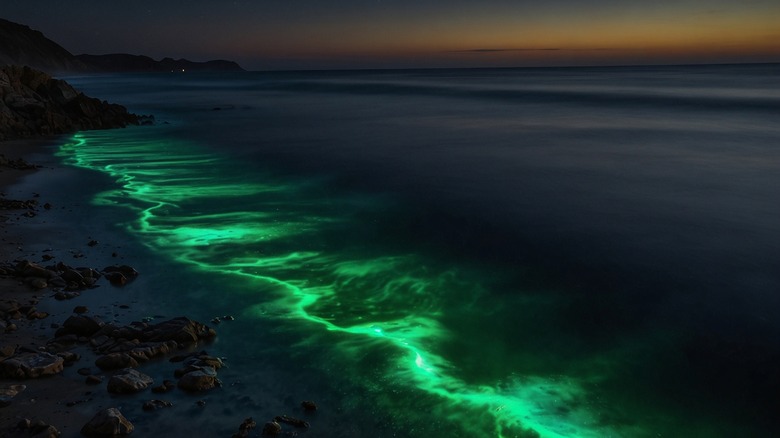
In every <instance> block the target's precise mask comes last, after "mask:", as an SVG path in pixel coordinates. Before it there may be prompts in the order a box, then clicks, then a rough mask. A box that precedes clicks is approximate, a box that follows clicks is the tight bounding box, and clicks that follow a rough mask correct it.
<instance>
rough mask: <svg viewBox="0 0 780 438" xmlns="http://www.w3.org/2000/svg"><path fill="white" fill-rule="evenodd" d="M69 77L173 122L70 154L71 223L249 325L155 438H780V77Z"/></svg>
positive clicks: (89, 135) (186, 302)
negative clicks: (285, 425) (167, 436)
mask: <svg viewBox="0 0 780 438" xmlns="http://www.w3.org/2000/svg"><path fill="white" fill-rule="evenodd" d="M65 79H67V80H68V81H69V82H71V83H72V84H73V85H74V86H76V87H77V88H78V89H80V90H81V91H84V92H85V93H86V94H88V95H91V96H97V97H99V98H101V99H106V100H109V101H112V102H117V103H121V104H123V105H125V106H127V107H128V108H129V109H130V110H131V111H133V112H136V113H141V114H154V116H155V117H156V120H157V123H156V124H155V125H154V126H142V127H132V128H127V129H120V130H111V131H90V132H82V133H78V134H75V135H73V136H69V137H65V138H63V139H62V141H61V145H59V146H58V148H57V157H58V159H59V160H61V163H62V165H63V166H64V167H63V169H65V170H63V171H61V172H60V173H59V174H57V175H60V174H63V172H64V173H66V174H67V175H68V176H67V177H65V176H62V177H61V180H59V181H58V182H57V184H56V186H57V187H56V188H53V189H51V190H59V191H61V192H62V194H61V196H66V197H67V196H70V198H72V199H71V201H70V202H72V203H74V204H76V205H84V206H87V205H89V206H91V207H90V208H91V211H92V212H93V213H92V214H91V215H90V216H89V217H87V218H85V217H84V216H83V213H77V212H74V213H71V216H68V212H67V211H63V212H60V213H57V214H60V215H62V218H61V220H62V221H65V223H69V224H71V225H70V226H72V227H75V228H76V229H78V230H79V231H83V233H81V234H79V236H81V235H83V234H87V233H91V234H90V235H91V236H92V235H102V236H103V239H102V240H101V241H105V240H107V239H108V240H112V241H113V242H115V243H116V242H117V241H121V242H122V249H121V253H122V254H123V256H124V257H125V260H126V261H127V262H128V263H131V264H133V265H134V266H136V268H137V269H138V270H139V271H141V277H139V280H138V281H137V282H136V283H133V284H132V285H130V286H128V287H127V288H125V290H124V291H123V292H122V293H126V294H129V296H132V300H133V303H134V304H133V310H134V311H135V312H136V315H135V316H136V318H140V317H142V316H148V317H151V318H154V317H157V318H163V317H172V316H177V315H182V314H184V315H189V316H191V317H193V318H196V319H200V320H205V321H208V320H210V319H211V318H213V317H215V316H222V315H228V314H230V315H233V316H235V319H236V320H235V321H230V322H228V321H225V322H223V323H222V324H220V325H218V326H216V328H217V330H218V333H219V338H218V340H217V341H216V342H215V343H214V344H212V345H208V346H206V348H207V349H208V351H209V352H210V353H212V354H215V355H218V356H223V357H225V360H226V363H227V364H228V367H227V368H225V369H223V370H220V373H219V374H220V378H221V379H222V381H223V383H224V385H223V387H222V388H221V389H218V390H215V391H212V392H211V393H208V394H206V395H201V396H190V398H191V400H189V399H188V398H187V397H188V396H187V395H184V394H178V395H176V397H180V398H181V400H182V402H181V403H178V404H176V406H180V407H176V406H175V407H174V408H172V409H171V410H170V413H166V414H165V415H162V416H159V417H155V416H147V417H143V418H144V420H142V421H136V426H137V427H139V431H140V432H144V431H145V433H150V431H154V430H159V427H164V426H161V425H165V424H171V416H173V418H178V420H175V421H176V424H177V426H176V429H175V430H176V436H229V435H230V434H231V433H233V432H235V430H237V425H238V424H240V422H241V421H242V420H243V419H244V418H246V417H248V416H252V417H254V418H255V419H256V420H258V421H261V422H262V421H265V420H267V419H270V418H272V417H273V416H274V415H279V414H281V413H290V414H295V415H296V416H301V417H306V418H307V419H308V421H309V422H310V423H311V428H310V429H309V430H306V431H299V433H300V435H301V436H312V437H367V436H372V437H419V436H422V437H425V436H440V435H441V434H445V435H446V436H452V437H473V436H484V437H488V436H489V437H536V436H540V437H735V436H751V437H764V436H766V437H768V436H778V435H780V417H778V410H777V406H779V405H780V318H778V315H780V65H742V66H690V67H633V68H571V69H498V70H421V71H414V70H400V71H344V72H273V73H257V72H247V73H230V74H191V73H171V74H159V75H158V74H145V75H106V76H79V77H67V78H65ZM107 236H109V237H107ZM139 313H144V314H139ZM155 367H159V368H160V369H162V367H163V364H159V365H154V364H153V365H151V366H150V368H146V369H145V370H147V371H149V372H151V373H154V372H156V370H157V368H155ZM160 373H162V371H160ZM155 377H156V378H162V377H163V376H162V374H161V375H160V376H155ZM165 378H169V377H168V376H166V377H165ZM204 397H205V399H206V400H207V401H208V402H209V404H208V405H207V408H208V410H195V408H193V407H192V406H193V403H194V400H196V399H198V398H204ZM301 400H314V401H316V402H317V403H318V405H319V406H320V409H319V410H318V411H317V413H316V415H313V416H306V415H305V414H303V413H302V412H301V411H300V407H299V406H298V404H299V403H300V401H301ZM135 405H138V406H135ZM125 410H126V411H127V412H126V415H131V416H132V415H143V414H138V412H140V404H139V403H135V404H132V403H129V402H128V403H127V407H126V408H125ZM123 412H124V410H123Z"/></svg>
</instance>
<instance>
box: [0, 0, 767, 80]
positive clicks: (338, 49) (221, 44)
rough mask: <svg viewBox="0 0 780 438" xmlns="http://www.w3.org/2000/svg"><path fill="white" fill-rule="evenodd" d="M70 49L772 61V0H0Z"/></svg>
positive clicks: (284, 60) (538, 61) (373, 57)
mask: <svg viewBox="0 0 780 438" xmlns="http://www.w3.org/2000/svg"><path fill="white" fill-rule="evenodd" d="M0 17H2V18H5V19H8V20H11V21H15V22H17V23H22V24H26V25H29V26H31V27H32V28H34V29H37V30H40V31H42V32H43V33H44V34H45V35H46V36H48V37H49V38H51V39H53V40H55V41H56V42H58V43H60V44H61V45H62V46H64V47H65V48H66V49H68V50H69V51H71V52H72V53H74V54H81V53H90V54H103V53H132V54H144V55H149V56H152V57H153V58H155V59H159V58H162V57H165V56H171V57H174V58H179V57H185V58H188V59H191V60H196V61H203V60H207V59H218V58H219V59H231V60H236V61H238V62H239V63H241V64H242V66H244V67H245V68H247V69H251V70H268V69H320V68H323V69H328V68H408V67H511V66H559V65H625V64H669V63H671V64H679V63H711V62H714V63H723V62H780V25H779V24H778V23H780V1H778V0H741V1H733V0H653V1H646V0H592V1H582V0H545V1H539V0H479V1H477V0H471V1H467V0H447V1H441V0H436V1H433V0H339V1H325V0H243V1H223V0H133V1H109V0H68V1H64V0H2V7H0Z"/></svg>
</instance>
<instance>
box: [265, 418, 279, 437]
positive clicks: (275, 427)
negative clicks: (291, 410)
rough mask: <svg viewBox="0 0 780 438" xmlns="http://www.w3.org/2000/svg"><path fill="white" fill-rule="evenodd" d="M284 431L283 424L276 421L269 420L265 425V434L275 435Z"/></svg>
mask: <svg viewBox="0 0 780 438" xmlns="http://www.w3.org/2000/svg"><path fill="white" fill-rule="evenodd" d="M280 433H282V425H281V424H279V423H277V422H276V421H269V422H267V423H265V425H264V426H263V435H270V436H275V435H279V434H280Z"/></svg>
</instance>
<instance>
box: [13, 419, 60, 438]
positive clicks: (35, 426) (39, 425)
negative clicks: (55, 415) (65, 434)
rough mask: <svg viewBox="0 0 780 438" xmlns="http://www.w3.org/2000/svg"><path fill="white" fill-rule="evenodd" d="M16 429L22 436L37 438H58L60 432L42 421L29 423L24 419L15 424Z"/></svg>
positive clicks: (29, 421)
mask: <svg viewBox="0 0 780 438" xmlns="http://www.w3.org/2000/svg"><path fill="white" fill-rule="evenodd" d="M16 427H17V428H18V429H20V430H22V431H23V434H24V436H30V437H37V438H57V437H59V436H60V431H59V430H57V428H56V427H54V426H52V425H51V424H48V423H46V422H44V421H42V420H37V421H31V420H29V419H27V418H24V419H22V420H21V421H19V423H17V425H16ZM3 436H6V435H3ZM15 436H18V435H15Z"/></svg>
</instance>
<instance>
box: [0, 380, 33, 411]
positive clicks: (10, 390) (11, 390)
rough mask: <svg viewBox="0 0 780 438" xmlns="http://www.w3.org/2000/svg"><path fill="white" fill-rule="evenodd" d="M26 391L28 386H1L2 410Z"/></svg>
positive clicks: (0, 406) (0, 404)
mask: <svg viewBox="0 0 780 438" xmlns="http://www.w3.org/2000/svg"><path fill="white" fill-rule="evenodd" d="M25 389H27V386H26V385H7V386H0V408H4V407H6V406H8V405H10V404H11V402H12V401H13V399H14V397H16V396H17V395H19V393H20V392H22V391H24V390H25Z"/></svg>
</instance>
